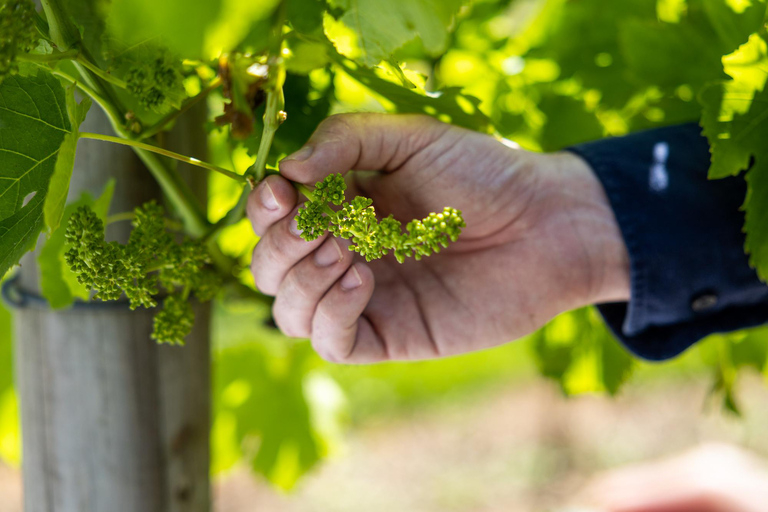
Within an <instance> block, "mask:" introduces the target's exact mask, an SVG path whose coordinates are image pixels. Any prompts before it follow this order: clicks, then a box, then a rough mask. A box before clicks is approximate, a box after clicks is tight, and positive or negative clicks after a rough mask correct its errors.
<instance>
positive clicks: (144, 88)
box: [125, 50, 185, 114]
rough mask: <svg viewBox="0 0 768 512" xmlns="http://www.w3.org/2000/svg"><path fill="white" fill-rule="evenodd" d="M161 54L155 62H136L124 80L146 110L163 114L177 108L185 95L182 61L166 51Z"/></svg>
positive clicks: (151, 60)
mask: <svg viewBox="0 0 768 512" xmlns="http://www.w3.org/2000/svg"><path fill="white" fill-rule="evenodd" d="M158 51H160V50H158ZM160 52H161V54H160V56H158V57H156V58H154V59H150V60H149V61H146V62H137V63H135V64H134V65H133V66H132V67H131V69H129V70H128V73H127V74H126V76H125V80H126V83H127V84H128V90H129V91H130V92H131V93H133V94H134V95H135V96H136V98H137V99H138V100H139V103H140V104H141V105H142V106H143V107H145V108H147V109H149V110H152V111H154V112H158V113H160V114H163V113H165V112H167V111H169V110H171V109H172V108H174V107H178V101H180V99H181V98H183V96H184V94H185V92H184V83H183V80H184V76H183V75H182V73H181V62H180V61H179V60H178V59H176V58H174V57H173V56H172V55H171V54H170V53H168V52H167V51H160Z"/></svg>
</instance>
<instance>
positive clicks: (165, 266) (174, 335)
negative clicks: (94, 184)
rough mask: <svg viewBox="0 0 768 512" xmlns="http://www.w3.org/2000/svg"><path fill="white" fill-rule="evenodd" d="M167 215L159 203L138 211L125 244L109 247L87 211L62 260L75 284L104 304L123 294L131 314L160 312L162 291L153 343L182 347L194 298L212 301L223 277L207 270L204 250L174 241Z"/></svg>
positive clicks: (72, 229)
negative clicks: (143, 310)
mask: <svg viewBox="0 0 768 512" xmlns="http://www.w3.org/2000/svg"><path fill="white" fill-rule="evenodd" d="M164 216H165V212H164V210H163V208H162V207H161V206H160V205H158V204H157V203H155V202H149V203H147V204H145V205H143V206H141V207H139V208H137V209H136V210H135V211H134V216H133V230H132V231H131V235H130V237H129V239H128V243H127V244H120V243H118V242H107V241H106V239H105V236H104V223H103V222H102V220H101V219H100V218H99V217H98V216H97V215H96V213H95V212H94V211H93V210H92V209H91V208H89V207H87V206H81V207H80V208H78V209H77V210H76V211H75V213H73V214H72V216H71V217H70V218H69V222H68V223H67V228H66V231H65V238H66V240H67V246H68V249H67V251H66V253H65V255H64V259H65V261H66V263H67V265H68V266H69V268H70V269H71V270H72V272H74V273H75V275H76V276H77V280H78V281H79V282H80V283H81V284H83V285H84V286H86V287H87V288H89V289H91V290H94V291H95V292H96V293H95V295H94V296H93V298H95V299H100V300H105V301H106V300H117V299H119V298H120V297H121V296H122V295H123V294H125V296H126V297H127V298H128V300H129V303H130V307H131V309H136V308H138V307H144V308H153V307H155V306H157V296H158V294H159V293H160V290H159V288H160V287H162V288H163V289H164V290H165V293H166V294H167V296H166V298H165V299H164V301H163V308H162V309H161V310H160V311H159V312H158V313H157V315H156V316H155V320H154V332H153V333H152V337H153V338H154V339H155V340H157V341H158V342H159V343H170V344H175V345H181V344H183V343H184V338H185V337H186V336H187V335H188V334H189V332H190V331H191V330H192V323H193V320H194V316H193V314H192V307H191V305H190V304H189V301H188V298H189V295H190V293H194V294H195V296H196V297H197V298H198V299H199V300H201V301H207V300H210V299H212V298H213V296H214V295H215V294H216V293H217V291H218V290H219V288H220V286H221V279H220V277H219V275H218V274H217V273H216V272H214V271H213V270H212V269H210V268H209V267H208V265H209V263H210V259H209V256H208V253H207V251H206V249H205V247H204V245H203V244H201V243H200V242H198V241H196V240H191V239H184V240H182V241H181V242H179V243H177V240H176V239H175V238H176V237H175V236H174V235H172V234H171V233H170V232H169V231H168V230H167V229H166V227H165V217H164Z"/></svg>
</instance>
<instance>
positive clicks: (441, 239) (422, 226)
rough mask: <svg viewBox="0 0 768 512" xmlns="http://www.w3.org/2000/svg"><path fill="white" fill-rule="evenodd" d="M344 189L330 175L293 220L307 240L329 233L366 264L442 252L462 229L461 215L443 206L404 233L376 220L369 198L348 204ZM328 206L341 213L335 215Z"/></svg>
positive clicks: (397, 226) (396, 225) (391, 219)
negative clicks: (390, 256)
mask: <svg viewBox="0 0 768 512" xmlns="http://www.w3.org/2000/svg"><path fill="white" fill-rule="evenodd" d="M346 188H347V185H346V183H345V182H344V178H343V177H342V175H341V174H331V175H329V176H327V177H326V178H325V179H324V180H322V181H320V182H318V183H317V184H316V185H315V189H314V190H313V191H312V194H311V197H310V198H309V201H307V202H306V203H304V205H303V206H302V207H301V208H300V209H299V213H298V215H297V216H296V222H297V224H298V228H299V229H300V230H301V231H302V235H301V236H302V237H303V238H304V239H305V240H315V239H317V238H319V237H321V236H323V235H324V234H325V233H326V232H330V233H331V234H333V235H334V236H338V237H341V238H345V239H348V240H351V241H352V245H351V246H350V247H349V249H350V250H351V251H355V252H357V253H359V254H360V255H361V256H364V257H365V259H366V260H367V261H371V260H375V259H379V258H382V257H384V256H385V255H387V254H389V253H390V252H391V253H392V254H393V255H394V256H395V258H396V259H397V261H399V262H400V263H402V262H403V261H405V258H408V257H413V258H415V259H416V260H420V259H421V258H423V257H425V256H430V255H432V254H434V253H437V252H440V249H441V248H443V247H448V243H449V242H455V241H456V240H457V239H458V238H459V235H460V234H461V230H462V228H464V227H465V226H466V224H465V223H464V219H463V218H462V216H461V212H460V211H459V210H456V209H455V208H450V207H445V208H444V209H443V211H442V212H440V213H430V214H429V216H427V217H426V218H425V219H422V220H416V219H415V220H412V221H410V222H409V223H408V224H407V225H406V227H405V231H403V229H402V225H401V223H400V221H398V220H397V219H395V218H394V217H393V216H392V215H389V216H387V217H385V218H383V219H381V221H379V220H378V218H377V217H376V210H375V209H374V207H373V206H372V204H373V201H372V200H371V199H369V198H367V197H362V196H358V197H355V198H354V199H353V200H352V201H351V202H347V201H346V200H345V194H344V192H345V190H346ZM331 205H335V206H341V209H339V210H338V211H335V210H333V209H332V208H331Z"/></svg>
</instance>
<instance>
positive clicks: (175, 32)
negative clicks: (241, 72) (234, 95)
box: [107, 0, 279, 59]
mask: <svg viewBox="0 0 768 512" xmlns="http://www.w3.org/2000/svg"><path fill="white" fill-rule="evenodd" d="M278 4H279V1H278V0H259V1H251V2H243V1H240V0H207V1H204V2H202V1H201V2H189V1H186V0H163V1H161V2H158V1H156V0H112V2H111V7H110V11H109V16H108V17H107V27H108V29H109V30H108V32H109V33H110V35H111V37H113V38H115V39H116V40H118V41H120V42H122V43H127V44H131V43H134V42H139V41H146V40H153V39H154V40H157V39H159V40H160V41H161V42H162V43H163V44H165V45H167V46H168V47H169V48H170V49H171V50H172V51H173V52H175V53H177V54H179V55H181V56H182V57H186V58H193V59H201V58H202V59H208V58H216V57H218V56H219V54H220V53H222V52H226V51H230V50H232V49H234V48H235V47H237V46H238V44H240V42H241V41H242V40H243V39H245V38H246V37H247V36H248V35H249V34H250V32H251V28H252V27H253V26H254V25H255V24H258V23H259V22H262V21H264V20H266V19H268V18H269V17H270V16H271V15H272V13H273V11H274V10H275V8H276V7H277V5H278ZM262 32H263V31H262Z"/></svg>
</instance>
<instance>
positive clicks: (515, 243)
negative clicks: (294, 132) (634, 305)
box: [248, 114, 768, 512]
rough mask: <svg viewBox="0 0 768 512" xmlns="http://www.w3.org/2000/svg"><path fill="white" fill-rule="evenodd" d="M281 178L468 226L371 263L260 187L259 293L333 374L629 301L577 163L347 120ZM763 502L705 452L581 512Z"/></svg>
mask: <svg viewBox="0 0 768 512" xmlns="http://www.w3.org/2000/svg"><path fill="white" fill-rule="evenodd" d="M353 169H354V170H355V171H356V172H353V173H350V172H349V171H350V170H353ZM280 171H281V174H282V176H285V178H288V179H290V180H293V181H296V182H300V183H304V184H306V185H309V186H312V185H314V183H316V182H317V181H319V180H321V179H323V178H324V177H325V176H327V175H328V174H330V173H335V172H341V173H343V174H345V175H346V176H347V183H348V187H349V188H348V192H347V197H348V198H349V199H351V197H353V196H354V195H365V196H368V197H370V198H372V199H373V202H374V206H375V207H376V210H377V212H379V213H380V214H382V215H387V214H389V213H392V214H394V215H395V217H396V218H398V219H399V220H401V221H403V222H404V223H405V222H407V221H408V220H410V219H412V218H422V217H424V216H426V215H427V214H428V213H429V212H432V211H440V210H441V209H442V208H443V207H444V206H452V207H454V208H458V209H459V210H461V211H462V212H463V214H464V219H465V221H466V223H467V227H466V228H465V230H464V231H463V233H462V235H461V237H460V238H459V241H458V242H456V243H454V244H452V245H451V246H450V247H449V248H448V249H446V250H444V251H442V252H440V253H439V254H437V255H434V256H431V257H429V258H426V259H424V260H422V261H420V262H416V261H410V260H409V261H406V262H405V263H403V264H399V263H397V262H396V260H395V259H394V258H393V257H387V258H384V259H382V260H378V261H374V262H371V263H366V262H364V261H363V260H362V259H360V258H359V257H357V256H356V255H355V253H353V252H350V251H348V250H347V247H348V244H347V242H346V241H344V240H340V239H334V238H333V237H329V236H327V235H326V236H325V237H322V238H320V239H318V240H315V241H312V242H306V241H304V240H303V239H301V238H300V236H299V233H298V232H297V230H296V223H295V221H294V220H293V218H294V217H295V215H296V209H297V201H298V196H297V193H296V191H295V189H294V188H293V186H292V185H291V184H290V183H289V181H287V180H286V179H285V178H283V177H280V176H270V177H268V178H267V179H266V180H264V181H263V182H262V183H261V184H260V185H259V186H258V187H257V188H256V189H255V190H254V191H253V192H252V193H251V195H250V197H249V201H248V216H249V218H250V220H251V222H252V224H253V228H254V231H255V232H256V234H257V235H259V236H260V237H261V240H260V241H259V243H258V244H257V246H256V249H255V251H254V253H253V263H252V272H253V276H254V279H255V282H256V285H257V286H258V288H259V289H260V290H261V291H262V292H264V293H266V294H269V295H273V296H275V302H274V309H273V313H274V317H275V320H276V322H277V325H278V326H279V327H280V329H281V330H282V331H283V332H284V333H285V334H286V335H288V336H292V337H301V338H307V337H308V338H310V339H311V340H312V344H313V346H314V348H315V350H316V351H317V352H318V353H319V354H320V355H321V356H322V357H323V358H325V359H326V360H329V361H332V362H340V363H373V362H380V361H388V360H418V359H429V358H435V357H442V356H449V355H454V354H461V353H464V352H469V351H473V350H478V349H483V348H487V347H492V346H496V345H499V344H502V343H506V342H509V341H511V340H514V339H516V338H519V337H521V336H523V335H525V334H528V333H530V332H533V331H534V330H536V329H538V328H539V327H541V326H542V325H544V324H545V323H546V322H547V321H548V320H549V319H551V318H552V317H554V316H556V315H557V314H559V313H561V312H564V311H567V310H570V309H574V308H578V307H581V306H585V305H589V304H596V303H601V302H612V301H627V300H629V298H630V285H629V257H628V254H627V249H626V246H625V244H624V241H623V239H622V237H621V233H620V231H619V229H618V226H617V223H616V219H615V216H614V214H613V212H612V210H611V207H610V204H609V202H608V199H607V197H606V195H605V191H604V190H603V188H602V186H601V184H600V182H599V181H598V180H597V178H596V176H595V175H594V172H593V171H592V169H591V168H590V167H589V166H588V164H587V163H586V162H584V161H583V160H581V159H580V158H579V157H577V156H575V155H573V154H571V153H555V154H537V153H531V152H527V151H522V150H519V149H513V148H510V147H508V146H507V145H505V144H503V143H501V142H500V141H498V140H496V139H495V138H493V137H490V136H487V135H483V134H479V133H475V132H471V131H468V130H464V129H461V128H457V127H453V126H450V125H447V124H443V123H440V122H438V121H436V120H434V119H432V118H430V117H426V116H416V115H407V116H406V115H386V114H345V115H339V116H333V117H331V118H328V119H327V120H325V121H324V122H323V123H322V124H321V125H320V126H319V127H318V128H317V130H316V131H315V133H314V134H313V136H312V137H311V138H310V140H309V141H308V142H307V144H306V145H305V146H304V147H303V148H302V149H301V150H299V151H298V152H297V153H295V154H294V155H291V156H290V157H288V158H286V159H285V160H283V161H282V162H281V163H280ZM766 489H768V477H766V473H765V471H764V469H763V468H762V467H761V466H759V464H758V463H757V462H755V461H754V460H753V459H752V458H750V457H748V456H747V455H745V454H743V453H740V452H737V451H735V450H733V449H731V448H723V447H707V448H704V449H702V450H699V451H697V452H693V453H691V454H688V455H686V456H683V457H681V458H679V459H675V460H672V461H668V462H664V463H660V464H653V465H648V466H640V467H634V468H629V469H625V470H620V471H617V472H615V473H612V474H609V475H607V476H605V477H603V478H601V479H599V480H597V481H596V482H595V483H593V484H592V485H591V486H590V487H589V488H588V489H587V490H586V491H585V493H584V495H583V499H582V500H581V502H582V503H590V504H591V505H592V506H593V507H594V508H595V510H601V511H603V512H693V511H695V512H725V511H729V512H753V511H754V512H757V511H759V510H760V511H762V510H764V506H763V505H764V504H765V503H766V502H768V494H766V492H767V491H766Z"/></svg>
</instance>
